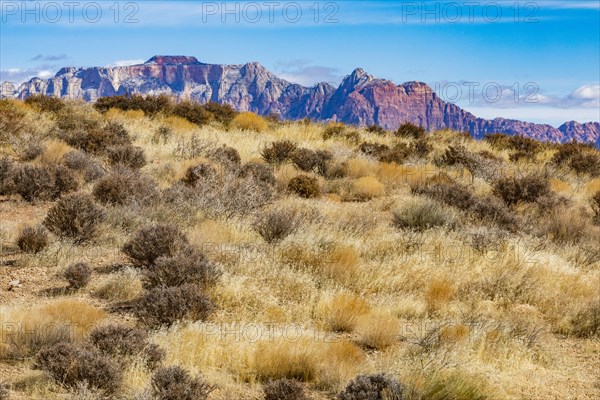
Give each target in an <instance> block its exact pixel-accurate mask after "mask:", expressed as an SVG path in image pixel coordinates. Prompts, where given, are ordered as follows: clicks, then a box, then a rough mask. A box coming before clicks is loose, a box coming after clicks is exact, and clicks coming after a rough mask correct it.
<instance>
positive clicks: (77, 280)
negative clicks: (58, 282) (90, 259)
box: [63, 262, 92, 289]
mask: <svg viewBox="0 0 600 400" xmlns="http://www.w3.org/2000/svg"><path fill="white" fill-rule="evenodd" d="M63 278H65V280H66V281H67V282H69V287H71V288H73V289H81V288H83V287H85V286H86V285H87V284H88V283H89V282H90V279H91V278H92V268H91V267H90V266H89V265H88V264H86V263H82V262H80V263H75V264H71V265H69V266H68V267H67V269H66V270H65V271H64V273H63Z"/></svg>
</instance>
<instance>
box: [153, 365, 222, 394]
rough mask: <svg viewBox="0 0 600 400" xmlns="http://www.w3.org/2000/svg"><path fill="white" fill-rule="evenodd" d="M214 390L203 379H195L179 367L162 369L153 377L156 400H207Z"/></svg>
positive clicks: (197, 377) (198, 377)
mask: <svg viewBox="0 0 600 400" xmlns="http://www.w3.org/2000/svg"><path fill="white" fill-rule="evenodd" d="M214 389H215V388H214V387H213V386H212V385H210V384H208V383H207V382H206V381H205V380H204V379H203V378H202V377H200V376H196V377H193V376H191V375H190V374H189V373H188V372H187V371H186V370H184V369H183V368H181V367H179V366H172V367H164V368H160V369H158V370H157V371H156V372H155V373H154V375H152V394H153V396H154V399H156V400H205V399H207V398H208V395H209V394H210V393H211V392H212V391H213V390H214Z"/></svg>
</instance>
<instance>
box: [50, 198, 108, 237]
mask: <svg viewBox="0 0 600 400" xmlns="http://www.w3.org/2000/svg"><path fill="white" fill-rule="evenodd" d="M103 219H104V210H103V209H102V208H101V207H99V206H98V205H96V203H94V199H93V197H92V196H90V195H88V194H83V193H74V194H71V195H68V196H66V197H63V198H61V199H60V200H58V202H57V203H56V204H55V205H54V206H53V207H52V208H51V209H50V210H49V211H48V215H47V216H46V219H45V220H44V225H45V226H46V228H48V230H49V231H50V232H52V233H54V234H55V235H57V236H60V237H64V238H69V239H72V240H74V241H75V243H83V242H86V241H88V240H90V239H91V238H92V237H93V236H94V235H95V234H96V230H97V229H98V225H99V224H100V222H102V220H103Z"/></svg>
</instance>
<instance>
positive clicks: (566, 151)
mask: <svg viewBox="0 0 600 400" xmlns="http://www.w3.org/2000/svg"><path fill="white" fill-rule="evenodd" d="M551 163H553V164H554V165H559V166H565V167H568V168H571V169H572V170H574V171H575V172H577V173H578V174H588V175H590V176H592V177H595V176H600V155H599V154H598V152H597V150H595V149H594V148H593V147H591V146H589V145H586V144H583V143H566V144H562V145H560V146H559V147H558V151H557V152H556V153H555V154H554V156H553V157H552V160H551Z"/></svg>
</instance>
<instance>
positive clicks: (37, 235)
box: [17, 225, 48, 254]
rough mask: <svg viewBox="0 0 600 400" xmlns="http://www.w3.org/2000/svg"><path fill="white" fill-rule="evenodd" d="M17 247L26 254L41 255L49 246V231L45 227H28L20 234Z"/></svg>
mask: <svg viewBox="0 0 600 400" xmlns="http://www.w3.org/2000/svg"><path fill="white" fill-rule="evenodd" d="M17 246H19V249H21V251H23V252H25V253H32V254H35V253H39V252H40V251H42V250H44V249H45V248H46V246H48V231H47V230H46V228H44V226H43V225H37V226H26V227H24V228H23V229H22V230H21V232H20V233H19V237H18V238H17Z"/></svg>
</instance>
